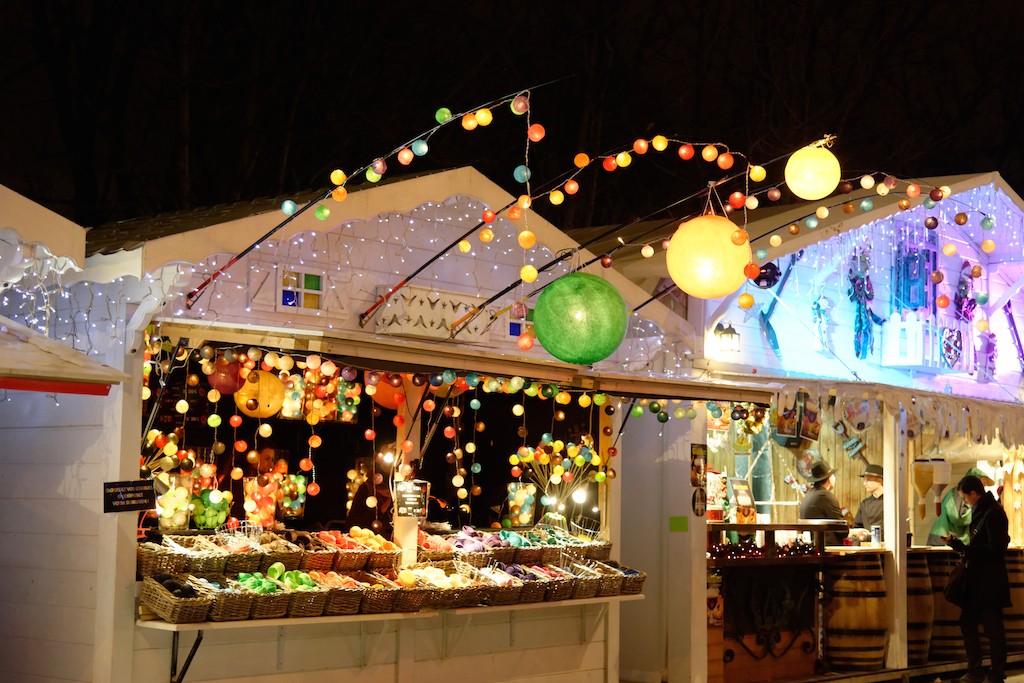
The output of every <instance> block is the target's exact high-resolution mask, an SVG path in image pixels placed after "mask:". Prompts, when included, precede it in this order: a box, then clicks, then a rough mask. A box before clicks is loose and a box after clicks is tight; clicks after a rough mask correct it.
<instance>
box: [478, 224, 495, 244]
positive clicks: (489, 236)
mask: <svg viewBox="0 0 1024 683" xmlns="http://www.w3.org/2000/svg"><path fill="white" fill-rule="evenodd" d="M493 239H494V231H493V230H491V229H490V228H484V229H483V230H481V231H480V241H481V242H483V243H484V244H486V243H488V242H490V241H491V240H493Z"/></svg>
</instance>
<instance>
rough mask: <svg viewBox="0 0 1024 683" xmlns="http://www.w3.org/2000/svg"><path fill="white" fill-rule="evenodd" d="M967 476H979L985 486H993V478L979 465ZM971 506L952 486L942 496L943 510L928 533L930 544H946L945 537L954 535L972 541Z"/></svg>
mask: <svg viewBox="0 0 1024 683" xmlns="http://www.w3.org/2000/svg"><path fill="white" fill-rule="evenodd" d="M964 476H965V477H977V478H978V479H980V480H981V483H982V484H983V485H985V486H992V484H993V482H992V478H991V477H989V476H988V475H987V474H985V473H984V472H982V471H981V470H980V469H978V468H977V467H972V468H971V469H969V470H967V473H966V474H964ZM970 528H971V508H970V506H969V505H967V503H966V502H965V501H964V500H963V497H962V496H961V495H960V490H959V489H958V488H956V487H952V486H951V487H950V488H949V490H948V491H946V495H944V496H943V497H942V512H941V513H940V514H939V516H938V517H937V518H936V519H935V523H934V524H932V529H931V531H930V532H929V533H928V545H946V541H945V538H946V537H949V536H953V537H955V538H959V539H960V540H961V541H963V542H965V543H970V535H969V533H968V532H969V530H970Z"/></svg>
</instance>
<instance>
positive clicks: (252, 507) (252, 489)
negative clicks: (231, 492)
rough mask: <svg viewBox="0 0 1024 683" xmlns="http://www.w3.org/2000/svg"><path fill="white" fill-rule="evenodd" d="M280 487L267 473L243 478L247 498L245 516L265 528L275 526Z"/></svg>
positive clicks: (243, 505)
mask: <svg viewBox="0 0 1024 683" xmlns="http://www.w3.org/2000/svg"><path fill="white" fill-rule="evenodd" d="M278 488H279V484H278V483H277V481H275V480H274V479H273V478H271V477H269V476H267V475H266V474H261V475H259V476H258V477H245V478H243V479H242V490H243V492H244V493H245V499H244V501H243V503H242V507H243V508H244V509H245V518H246V519H247V520H249V521H250V522H252V523H253V524H259V525H260V526H261V527H263V528H264V529H272V528H274V516H275V514H276V512H277V490H278Z"/></svg>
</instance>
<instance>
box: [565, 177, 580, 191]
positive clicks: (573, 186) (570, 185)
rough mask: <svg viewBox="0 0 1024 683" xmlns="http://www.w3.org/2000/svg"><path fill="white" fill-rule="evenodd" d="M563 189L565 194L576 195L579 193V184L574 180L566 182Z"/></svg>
mask: <svg viewBox="0 0 1024 683" xmlns="http://www.w3.org/2000/svg"><path fill="white" fill-rule="evenodd" d="M564 189H565V193H566V194H576V193H577V192H579V191H580V184H579V183H577V182H576V181H575V180H566V181H565V186H564Z"/></svg>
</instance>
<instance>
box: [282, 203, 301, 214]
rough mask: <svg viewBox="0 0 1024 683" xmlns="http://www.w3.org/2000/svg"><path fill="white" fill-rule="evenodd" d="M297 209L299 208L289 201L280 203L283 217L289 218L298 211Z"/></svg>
mask: <svg viewBox="0 0 1024 683" xmlns="http://www.w3.org/2000/svg"><path fill="white" fill-rule="evenodd" d="M298 208H299V207H298V206H296V205H295V202H293V201H292V200H290V199H286V200H284V201H283V202H281V212H282V213H283V214H284V215H285V216H291V215H292V214H293V213H295V212H296V211H297V210H298Z"/></svg>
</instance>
